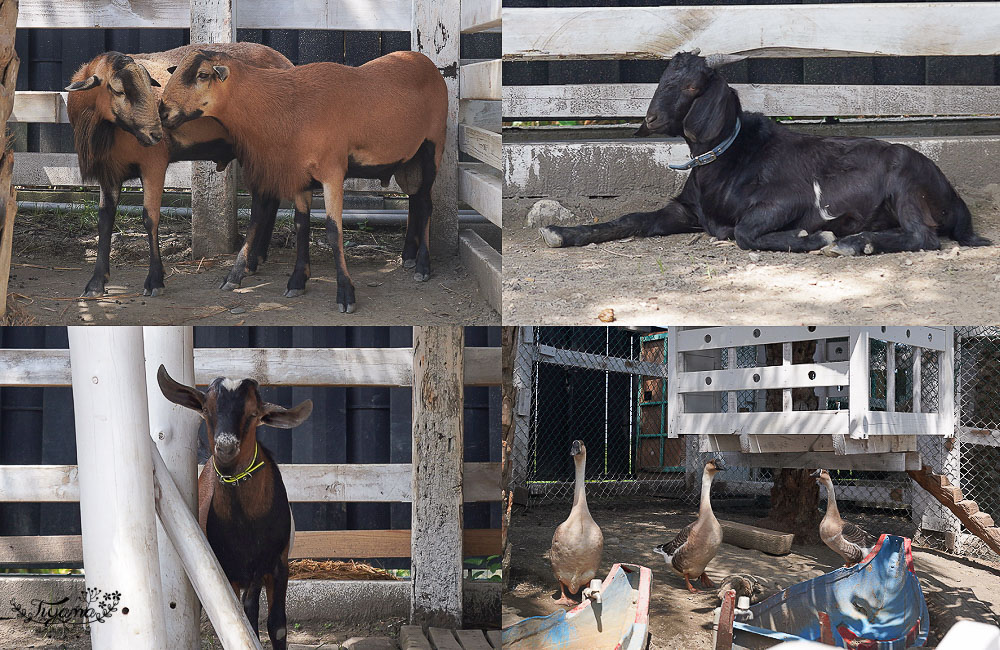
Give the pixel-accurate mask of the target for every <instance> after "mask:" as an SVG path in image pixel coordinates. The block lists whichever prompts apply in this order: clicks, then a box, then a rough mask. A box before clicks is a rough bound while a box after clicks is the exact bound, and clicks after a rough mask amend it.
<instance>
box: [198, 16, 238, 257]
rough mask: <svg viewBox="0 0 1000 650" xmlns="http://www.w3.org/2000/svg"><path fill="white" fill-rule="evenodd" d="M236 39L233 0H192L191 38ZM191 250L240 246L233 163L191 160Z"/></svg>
mask: <svg viewBox="0 0 1000 650" xmlns="http://www.w3.org/2000/svg"><path fill="white" fill-rule="evenodd" d="M235 41H236V0H191V42H192V43H233V42H235ZM191 234H192V236H191V254H192V255H193V256H194V257H210V256H212V255H219V254H222V253H232V252H233V251H235V250H236V247H237V246H239V233H238V231H237V229H236V164H235V161H234V162H233V163H230V165H229V167H227V168H226V171H224V172H217V171H215V163H213V162H193V163H191Z"/></svg>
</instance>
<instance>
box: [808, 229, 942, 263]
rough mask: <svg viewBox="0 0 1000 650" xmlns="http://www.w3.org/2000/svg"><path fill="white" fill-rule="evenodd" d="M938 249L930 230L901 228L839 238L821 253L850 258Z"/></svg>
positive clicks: (939, 241)
mask: <svg viewBox="0 0 1000 650" xmlns="http://www.w3.org/2000/svg"><path fill="white" fill-rule="evenodd" d="M940 248H941V240H940V239H938V236H937V235H936V234H934V233H933V232H931V231H930V230H925V231H923V232H909V231H906V230H904V229H903V228H893V229H891V230H880V231H868V230H866V231H864V232H859V233H855V234H853V235H847V236H846V237H841V238H840V239H838V240H837V241H836V242H835V243H834V244H832V245H830V246H829V247H827V248H825V249H823V252H824V253H826V254H828V255H832V256H838V255H844V256H851V255H875V254H877V253H900V252H903V251H920V250H924V251H936V250H939V249H940Z"/></svg>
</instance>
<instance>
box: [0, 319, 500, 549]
mask: <svg viewBox="0 0 1000 650" xmlns="http://www.w3.org/2000/svg"><path fill="white" fill-rule="evenodd" d="M466 345H467V346H471V347H499V346H500V329H499V328H497V327H492V328H488V327H469V328H466ZM410 346H412V333H411V330H410V328H408V327H259V328H257V327H196V328H195V347H200V348H218V347H232V348H248V347H278V348H295V347H305V348H311V347H376V348H377V347H410ZM0 347H3V348H66V347H68V341H67V336H66V329H65V328H61V327H7V328H0ZM261 392H262V393H263V396H264V398H265V399H267V400H268V401H271V402H275V403H277V404H282V405H285V406H291V405H293V404H297V403H299V402H301V401H302V400H305V399H311V400H313V404H314V408H313V413H312V416H311V417H310V418H309V419H308V420H306V422H305V423H303V424H302V425H301V426H299V427H297V428H295V429H293V430H292V431H290V432H289V431H284V430H278V429H272V428H270V427H265V428H263V429H261V431H260V433H259V439H260V441H261V443H262V444H264V445H265V446H267V447H268V449H270V450H271V451H273V452H274V454H275V456H276V458H277V460H278V462H279V463H409V462H410V442H411V438H410V422H411V413H410V388H408V387H407V388H319V387H303V388H299V387H269V388H263V389H262V391H261ZM200 435H201V443H200V445H199V460H201V461H204V459H206V458H207V457H208V453H207V450H206V447H205V433H204V427H202V431H201V434H200ZM465 460H466V461H467V462H500V387H498V386H497V387H489V388H486V387H467V388H466V389H465ZM75 463H76V438H75V427H74V421H73V395H72V389H70V388H23V387H16V388H0V464H3V465H21V464H32V465H73V464H75ZM292 508H293V510H294V513H295V523H296V528H297V529H298V530H364V529H375V530H379V529H389V528H399V529H407V528H409V527H410V504H409V503H398V504H396V503H394V504H389V503H300V504H295V505H293V506H292ZM464 510H465V527H466V528H499V527H500V504H499V503H469V504H466V505H465V509H464ZM71 534H80V510H79V506H78V504H75V503H71V504H62V503H42V504H35V503H28V504H17V503H0V535H71ZM381 564H382V565H383V566H387V567H395V568H405V567H407V566H408V560H403V559H397V560H387V561H384V562H382V563H381Z"/></svg>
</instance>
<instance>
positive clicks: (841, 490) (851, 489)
mask: <svg viewBox="0 0 1000 650" xmlns="http://www.w3.org/2000/svg"><path fill="white" fill-rule="evenodd" d="M716 480H719V478H716ZM726 486H727V488H728V489H729V491H730V492H731V493H733V494H770V493H771V488H772V487H773V486H774V484H773V483H772V482H771V481H726ZM835 489H836V490H837V501H838V502H839V501H853V502H855V503H859V504H870V505H883V506H891V507H896V508H903V507H905V506H906V505H907V504H909V503H910V498H911V497H910V495H911V493H912V492H911V490H910V488H905V487H904V488H902V489H901V492H902V493H901V494H900V492H896V495H897V496H896V497H893V491H895V490H900V488H898V487H895V486H886V485H861V486H858V485H837V486H836V488H835Z"/></svg>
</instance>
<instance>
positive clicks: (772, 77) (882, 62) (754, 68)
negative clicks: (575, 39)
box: [503, 0, 1000, 86]
mask: <svg viewBox="0 0 1000 650" xmlns="http://www.w3.org/2000/svg"><path fill="white" fill-rule="evenodd" d="M812 1H813V0H810V2H808V3H806V2H802V1H801V0H766V1H765V2H759V1H753V0H751V1H747V0H721V1H717V2H706V1H704V0H673V1H672V0H613V1H609V0H596V1H594V0H503V6H504V7H642V6H664V5H704V4H712V5H720V4H729V5H747V4H749V5H754V4H810V3H812ZM823 1H824V2H828V3H830V2H838V1H839V0H823ZM865 1H868V0H865ZM875 1H876V2H879V1H882V2H886V1H891V0H875ZM974 1H985V0H974ZM845 4H846V3H845ZM845 10H846V11H849V8H847V7H845ZM665 66H666V61H552V62H549V61H530V62H505V63H504V64H503V82H504V85H505V86H530V85H542V84H575V83H656V82H657V81H658V80H659V78H660V74H661V73H662V72H663V68H664V67H665ZM723 70H724V74H725V77H726V80H727V81H729V82H730V83H767V84H779V83H780V84H798V83H805V84H876V85H882V84H885V85H899V84H911V85H923V84H929V85H930V84H941V85H955V84H958V85H974V86H978V85H986V86H992V85H996V84H997V83H998V82H1000V57H992V56H952V57H916V56H915V57H844V58H840V57H833V58H806V59H752V60H747V61H741V62H739V63H735V64H731V65H728V66H726V67H725V68H724V69H723Z"/></svg>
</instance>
